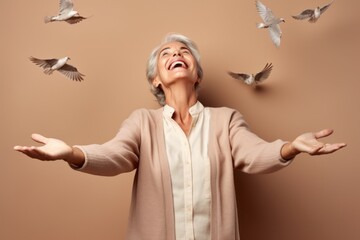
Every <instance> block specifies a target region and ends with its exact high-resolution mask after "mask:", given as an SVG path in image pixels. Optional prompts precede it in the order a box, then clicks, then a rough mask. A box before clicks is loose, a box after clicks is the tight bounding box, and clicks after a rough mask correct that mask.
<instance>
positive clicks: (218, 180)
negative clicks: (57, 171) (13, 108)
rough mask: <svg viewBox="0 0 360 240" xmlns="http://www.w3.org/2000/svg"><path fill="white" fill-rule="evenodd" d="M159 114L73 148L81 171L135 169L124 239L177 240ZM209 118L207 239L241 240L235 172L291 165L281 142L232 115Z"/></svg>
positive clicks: (137, 114) (139, 114)
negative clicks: (252, 129) (80, 157)
mask: <svg viewBox="0 0 360 240" xmlns="http://www.w3.org/2000/svg"><path fill="white" fill-rule="evenodd" d="M162 111H163V110H162V108H160V109H157V110H147V109H139V110H136V111H134V112H133V113H132V114H131V115H130V117H129V118H128V119H127V120H125V121H124V122H123V124H122V126H121V128H120V130H119V132H118V133H117V135H116V136H115V137H114V138H113V139H111V140H110V141H108V142H106V143H104V144H101V145H99V144H92V145H86V146H77V147H79V148H80V149H81V150H82V151H83V152H84V154H85V156H86V161H85V164H84V166H83V167H82V168H80V169H78V170H79V171H82V172H86V173H90V174H96V175H104V176H112V175H117V174H120V173H124V172H129V171H132V170H134V169H136V174H135V179H134V183H133V191H132V201H131V208H130V214H129V215H130V216H129V223H128V232H127V238H126V239H130V240H142V239H145V240H152V239H153V240H172V239H175V227H174V213H173V201H172V189H171V179H170V170H169V166H168V160H167V155H166V149H165V142H164V133H163V125H162V124H163V120H162V117H163V115H162ZM210 113H211V117H210V134H209V137H210V140H209V147H208V149H209V152H208V156H209V159H210V168H211V170H210V171H211V194H212V196H211V199H212V212H211V239H213V240H232V239H234V240H235V239H240V236H239V228H238V217H237V207H236V195H235V185H234V169H235V168H236V169H239V170H241V171H243V172H247V173H267V172H273V171H276V170H278V169H281V168H283V167H284V166H286V165H288V164H289V162H286V163H285V162H284V161H283V160H282V159H281V156H280V149H281V147H282V145H283V144H284V143H285V142H284V141H281V140H276V141H274V142H271V143H268V142H265V141H264V140H262V139H261V138H259V137H257V136H256V135H255V134H253V133H252V132H250V131H249V130H248V127H247V124H246V123H245V121H244V120H243V118H242V115H241V114H240V113H239V112H237V111H236V110H233V109H230V108H210Z"/></svg>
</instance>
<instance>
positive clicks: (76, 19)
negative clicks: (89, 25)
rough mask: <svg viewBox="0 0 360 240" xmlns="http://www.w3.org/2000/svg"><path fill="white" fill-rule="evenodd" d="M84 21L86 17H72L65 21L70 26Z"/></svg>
mask: <svg viewBox="0 0 360 240" xmlns="http://www.w3.org/2000/svg"><path fill="white" fill-rule="evenodd" d="M84 19H86V17H82V16H73V17H71V18H69V19H67V20H65V21H66V22H67V23H70V24H75V23H78V22H81V21H82V20H84Z"/></svg>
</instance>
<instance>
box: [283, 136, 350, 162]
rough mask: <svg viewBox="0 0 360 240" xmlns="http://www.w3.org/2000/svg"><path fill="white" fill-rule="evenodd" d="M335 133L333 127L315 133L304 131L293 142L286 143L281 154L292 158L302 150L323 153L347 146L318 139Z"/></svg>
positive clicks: (288, 158)
mask: <svg viewBox="0 0 360 240" xmlns="http://www.w3.org/2000/svg"><path fill="white" fill-rule="evenodd" d="M332 133H333V130H331V129H323V130H321V131H319V132H315V133H311V132H310V133H304V134H301V135H300V136H298V137H297V138H296V139H295V140H294V141H293V142H289V143H286V144H285V145H284V146H283V147H282V149H281V156H282V157H283V158H284V159H286V160H290V159H292V158H294V157H295V156H296V155H298V154H299V153H301V152H305V153H308V154H310V155H322V154H329V153H333V152H335V151H337V150H339V149H340V148H343V147H345V146H346V144H345V143H323V142H320V141H319V140H318V139H320V138H323V137H327V136H329V135H331V134H332Z"/></svg>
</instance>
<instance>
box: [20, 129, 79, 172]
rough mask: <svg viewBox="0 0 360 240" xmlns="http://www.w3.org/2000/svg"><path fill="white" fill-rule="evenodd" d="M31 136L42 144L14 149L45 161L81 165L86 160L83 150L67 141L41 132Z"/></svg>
mask: <svg viewBox="0 0 360 240" xmlns="http://www.w3.org/2000/svg"><path fill="white" fill-rule="evenodd" d="M31 138H32V139H33V140H34V141H35V142H38V143H41V144H42V145H41V146H38V147H37V146H15V147H14V150H16V151H19V152H22V153H24V154H26V155H27V156H29V157H31V158H35V159H39V160H43V161H54V160H61V159H62V160H64V161H66V162H68V163H69V164H72V165H75V166H78V167H81V166H82V165H83V164H84V162H85V156H84V154H83V152H82V151H81V150H80V149H78V148H74V147H70V146H69V145H67V144H66V143H65V142H63V141H61V140H59V139H55V138H47V137H44V136H42V135H40V134H32V135H31Z"/></svg>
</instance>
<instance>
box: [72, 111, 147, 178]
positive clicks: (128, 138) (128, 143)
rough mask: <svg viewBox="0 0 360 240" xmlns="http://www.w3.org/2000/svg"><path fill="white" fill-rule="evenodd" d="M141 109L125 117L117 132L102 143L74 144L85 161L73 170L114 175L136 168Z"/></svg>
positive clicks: (138, 152) (138, 153)
mask: <svg viewBox="0 0 360 240" xmlns="http://www.w3.org/2000/svg"><path fill="white" fill-rule="evenodd" d="M141 118H142V114H141V110H137V111H134V112H133V113H132V114H131V115H130V116H129V118H128V119H126V120H125V121H124V122H123V123H122V125H121V127H120V129H119V131H118V133H117V134H116V135H115V137H113V138H112V139H111V140H109V141H107V142H105V143H103V144H90V145H75V146H74V147H76V148H79V149H80V150H81V151H82V152H83V153H84V155H85V163H84V165H83V166H82V167H81V168H74V167H73V166H71V167H72V168H74V169H75V170H78V171H81V172H85V173H90V174H95V175H102V176H114V175H117V174H120V173H124V172H130V171H132V170H134V169H135V168H137V166H138V161H139V155H140V142H141V131H140V130H141V126H140V125H141V121H142V119H141Z"/></svg>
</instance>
